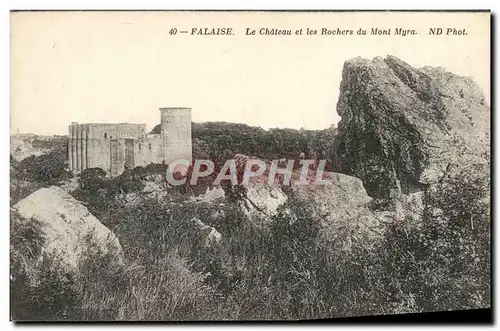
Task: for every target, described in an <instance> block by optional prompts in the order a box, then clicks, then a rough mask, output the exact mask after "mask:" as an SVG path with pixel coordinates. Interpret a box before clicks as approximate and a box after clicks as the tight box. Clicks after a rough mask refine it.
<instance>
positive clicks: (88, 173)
mask: <svg viewBox="0 0 500 331" xmlns="http://www.w3.org/2000/svg"><path fill="white" fill-rule="evenodd" d="M105 177H106V172H105V171H104V170H102V169H101V168H88V169H85V170H83V171H82V173H81V175H80V185H81V187H82V189H84V190H89V191H97V190H98V189H100V188H101V187H102V183H103V181H104V178H105Z"/></svg>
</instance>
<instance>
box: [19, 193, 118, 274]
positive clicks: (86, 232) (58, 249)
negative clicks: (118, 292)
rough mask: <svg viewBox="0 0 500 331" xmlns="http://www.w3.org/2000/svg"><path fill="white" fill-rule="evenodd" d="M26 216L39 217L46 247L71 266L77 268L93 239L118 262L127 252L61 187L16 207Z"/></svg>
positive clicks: (24, 201) (35, 196)
mask: <svg viewBox="0 0 500 331" xmlns="http://www.w3.org/2000/svg"><path fill="white" fill-rule="evenodd" d="M12 212H17V213H18V214H19V215H20V216H21V217H22V218H24V219H31V218H33V219H36V220H37V221H39V222H40V223H41V225H42V232H43V235H44V237H45V238H46V239H45V245H46V246H45V247H43V249H44V250H45V252H47V253H49V254H53V255H55V256H59V257H61V259H62V262H63V263H64V264H65V265H67V266H69V267H70V268H77V267H78V264H79V261H80V259H81V258H82V257H83V256H82V254H83V253H84V252H86V251H87V249H89V248H90V246H89V241H90V242H91V243H92V244H93V245H95V246H92V248H93V249H95V248H98V249H99V251H101V252H102V253H107V252H109V253H112V254H114V255H115V256H116V258H117V261H118V262H120V261H122V259H123V251H122V247H121V245H120V242H119V241H118V238H117V237H116V236H115V234H114V233H113V232H112V231H110V230H109V229H108V228H107V227H106V226H104V225H103V224H102V223H101V222H99V220H98V219H97V218H96V217H95V216H94V215H92V214H91V213H90V212H89V210H88V209H87V208H86V207H85V206H83V205H82V204H81V203H80V202H79V201H77V200H76V199H75V198H73V197H72V196H71V195H70V194H69V193H67V192H66V191H65V190H63V189H61V188H59V187H55V186H52V187H49V188H41V189H39V190H37V191H35V192H33V193H32V194H30V195H29V196H27V197H26V198H24V199H22V200H21V201H19V202H18V203H16V204H15V205H14V206H13V207H12Z"/></svg>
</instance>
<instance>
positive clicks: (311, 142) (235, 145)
mask: <svg viewBox="0 0 500 331" xmlns="http://www.w3.org/2000/svg"><path fill="white" fill-rule="evenodd" d="M151 132H152V133H160V125H157V126H156V127H155V128H154V129H153V130H152V131H151ZM191 132H192V141H193V158H194V159H209V160H212V161H214V163H216V164H217V163H220V162H221V161H222V162H224V161H225V160H227V159H229V158H232V157H234V155H236V154H243V155H248V156H254V157H258V158H262V159H266V160H277V159H282V158H286V159H294V160H296V159H299V158H300V157H301V156H302V157H303V158H306V159H317V160H321V159H324V160H327V163H326V170H328V171H338V170H339V169H340V166H339V162H338V158H337V155H336V153H335V151H336V150H337V148H336V145H337V144H338V141H337V138H336V135H337V130H336V129H335V128H334V127H331V128H329V129H325V130H319V131H314V130H304V129H301V130H294V129H270V130H264V129H262V128H260V127H254V126H249V125H246V124H236V123H227V122H206V123H192V126H191Z"/></svg>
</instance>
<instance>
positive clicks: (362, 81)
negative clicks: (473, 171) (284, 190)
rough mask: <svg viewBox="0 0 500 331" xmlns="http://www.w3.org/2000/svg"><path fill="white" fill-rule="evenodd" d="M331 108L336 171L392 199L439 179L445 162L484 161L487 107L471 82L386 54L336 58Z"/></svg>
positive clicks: (384, 198)
mask: <svg viewBox="0 0 500 331" xmlns="http://www.w3.org/2000/svg"><path fill="white" fill-rule="evenodd" d="M337 112H338V114H339V115H340V116H341V118H342V120H341V121H340V123H339V134H340V137H339V139H340V142H339V147H338V154H339V158H340V162H341V167H342V172H343V173H346V174H349V175H352V176H356V177H358V178H360V179H361V180H362V181H363V184H364V186H365V188H366V190H367V192H368V194H369V195H370V196H372V197H375V198H378V199H381V201H393V200H394V198H395V197H397V196H398V195H400V194H409V193H412V192H418V191H420V190H422V189H424V188H425V187H428V186H429V185H432V184H434V183H437V182H439V181H440V180H442V178H443V176H445V175H446V174H447V172H448V170H449V169H450V166H452V165H458V166H460V167H461V168H464V169H465V168H470V167H471V166H472V165H475V164H480V163H485V162H489V149H490V136H489V132H490V109H489V106H488V105H487V103H486V101H485V97H484V95H483V93H482V91H481V89H480V88H479V87H478V85H477V84H476V83H475V82H474V81H473V80H472V79H471V78H468V77H460V76H457V75H455V74H452V73H450V72H447V71H446V70H444V69H443V68H431V67H424V68H414V67H412V66H410V65H408V64H407V63H405V62H403V61H401V60H400V59H398V58H396V57H394V56H387V57H386V58H385V59H383V58H380V57H377V58H374V59H373V60H367V59H361V58H355V59H352V60H349V61H347V62H346V63H345V64H344V68H343V72H342V82H341V85H340V96H339V100H338V103H337Z"/></svg>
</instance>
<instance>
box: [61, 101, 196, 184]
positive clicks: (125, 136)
mask: <svg viewBox="0 0 500 331" xmlns="http://www.w3.org/2000/svg"><path fill="white" fill-rule="evenodd" d="M160 112H161V133H160V134H150V133H146V125H145V124H131V123H117V124H100V123H89V124H78V123H76V122H73V123H71V125H70V126H69V137H70V139H69V146H68V160H69V169H70V170H71V171H72V172H73V173H79V172H81V171H82V170H85V169H87V168H101V169H103V170H104V171H106V173H107V174H108V175H109V176H111V177H116V176H118V175H120V174H121V173H123V171H124V170H125V169H132V168H134V167H137V166H146V165H148V164H151V163H164V164H169V162H171V161H173V160H177V159H187V160H189V161H191V159H192V143H191V108H160Z"/></svg>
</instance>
